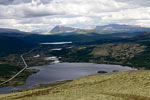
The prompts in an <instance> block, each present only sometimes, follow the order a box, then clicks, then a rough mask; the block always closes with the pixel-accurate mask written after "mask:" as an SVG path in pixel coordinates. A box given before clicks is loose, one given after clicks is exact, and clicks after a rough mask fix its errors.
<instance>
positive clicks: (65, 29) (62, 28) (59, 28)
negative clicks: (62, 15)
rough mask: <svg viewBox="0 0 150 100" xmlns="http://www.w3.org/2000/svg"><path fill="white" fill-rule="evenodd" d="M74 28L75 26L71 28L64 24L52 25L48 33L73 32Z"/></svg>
mask: <svg viewBox="0 0 150 100" xmlns="http://www.w3.org/2000/svg"><path fill="white" fill-rule="evenodd" d="M75 30H76V29H75V28H72V27H66V26H60V25H59V26H56V27H54V28H53V29H52V30H51V31H50V33H60V32H73V31H75Z"/></svg>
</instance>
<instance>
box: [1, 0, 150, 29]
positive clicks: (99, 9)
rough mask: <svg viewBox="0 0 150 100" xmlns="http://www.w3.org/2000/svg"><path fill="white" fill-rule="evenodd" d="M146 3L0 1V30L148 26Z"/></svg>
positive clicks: (126, 0)
mask: <svg viewBox="0 0 150 100" xmlns="http://www.w3.org/2000/svg"><path fill="white" fill-rule="evenodd" d="M149 4H150V1H148V0H109V1H108V0H0V9H1V10H0V27H10V28H12V27H13V28H18V29H22V30H27V28H28V30H29V31H30V30H33V29H36V28H41V27H42V28H52V27H54V26H55V25H67V26H73V27H88V26H92V25H93V26H94V25H103V24H110V23H111V24H112V23H122V24H134V25H138V24H140V25H147V24H149V20H150V7H149ZM24 27H26V28H24Z"/></svg>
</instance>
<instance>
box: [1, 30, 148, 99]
mask: <svg viewBox="0 0 150 100" xmlns="http://www.w3.org/2000/svg"><path fill="white" fill-rule="evenodd" d="M115 34H116V35H115ZM134 35H135V33H134ZM134 35H131V37H126V36H124V35H123V34H122V33H114V34H106V35H102V34H95V33H89V34H88V35H85V34H71V35H66V34H65V35H56V34H55V35H37V34H31V35H26V36H24V35H23V36H18V35H17V37H16V36H15V37H11V36H7V37H6V36H3V39H2V40H1V41H4V42H3V43H4V44H3V45H1V47H3V48H5V50H2V49H1V50H2V51H3V52H4V53H2V52H1V53H2V54H0V70H1V72H0V73H1V74H0V79H1V83H2V82H4V81H6V80H8V79H9V78H11V77H12V76H14V75H15V74H16V73H17V72H19V71H20V70H22V69H23V68H24V63H23V61H22V60H21V57H20V55H22V54H24V53H25V52H26V54H25V55H24V60H25V61H26V63H27V64H28V66H29V67H30V68H27V69H26V70H25V71H23V72H22V73H21V74H20V75H18V76H17V77H16V78H15V79H13V80H11V81H10V82H8V83H6V84H4V85H1V88H0V93H10V92H14V93H13V94H16V95H17V96H16V97H14V95H13V94H12V95H11V96H10V97H7V95H0V98H1V97H2V99H3V97H4V98H8V99H10V100H11V99H12V100H13V99H16V98H23V100H25V99H24V97H25V98H28V96H26V95H24V93H27V94H28V95H33V96H34V95H35V94H36V93H37V92H35V91H38V93H37V94H38V95H40V94H41V93H43V92H44V91H47V89H48V91H47V92H48V93H47V92H46V95H48V97H51V96H49V93H50V94H51V91H53V88H55V87H58V88H60V89H62V90H63V87H61V86H63V85H65V84H72V83H73V82H74V80H76V79H77V78H79V79H80V77H83V78H84V77H85V76H87V77H89V78H90V77H91V76H95V77H97V78H98V77H100V76H101V75H95V74H106V76H107V75H108V76H109V77H113V75H117V74H118V75H121V73H125V74H123V75H122V76H121V77H120V78H118V79H117V80H116V81H119V82H120V81H122V77H123V76H127V74H129V73H130V72H131V74H132V73H135V74H137V73H139V72H141V74H144V73H145V72H146V70H149V69H150V63H149V60H150V52H149V51H150V41H149V40H150V38H149V35H150V34H149V33H137V34H136V36H134ZM8 40H10V41H8ZM5 41H7V42H5ZM9 43H11V44H12V45H11V46H9ZM5 44H6V45H7V46H5ZM4 46H5V47H4ZM27 52H28V53H27ZM126 66H129V67H126ZM130 67H131V68H130ZM137 69H138V71H130V70H137ZM66 71H67V72H66ZM122 71H125V72H122ZM142 72H143V73H142ZM112 73H113V74H112ZM146 73H147V72H146ZM144 75H145V74H144ZM102 76H103V75H102ZM103 77H105V75H104V76H103ZM128 78H129V77H128V76H127V79H128ZM137 78H141V77H140V76H137ZM92 79H93V78H92ZM77 80H78V79H77ZM85 80H86V77H85ZM111 80H113V79H111V78H110V79H108V82H109V81H110V82H113V83H114V86H115V85H116V84H115V82H114V81H115V79H114V81H111ZM95 81H96V80H94V83H92V84H96V83H95ZM97 81H98V83H101V81H104V84H106V83H105V79H104V80H100V79H97ZM132 81H133V83H134V80H133V79H131V80H129V82H128V83H126V84H130V82H131V83H132ZM102 83H103V82H102ZM85 84H86V83H84V85H85ZM87 84H90V83H89V82H87ZM139 84H140V83H139ZM101 85H103V84H101ZM76 86H77V87H76ZM87 86H89V88H91V89H94V88H93V87H90V86H91V85H87ZM125 87H126V86H125ZM49 88H50V89H52V90H49ZM66 88H67V87H66ZM74 88H76V89H78V85H75V87H74ZM79 88H82V87H79ZM95 88H99V86H98V87H97V86H96V87H95ZM107 88H109V87H108V86H106V87H104V88H100V89H102V90H103V91H100V92H98V93H100V94H102V95H103V96H104V100H105V98H109V96H110V97H112V98H121V100H122V99H124V98H125V97H124V95H128V94H126V93H125V94H124V93H122V91H121V90H120V91H121V92H115V91H112V92H108V91H107V90H106V91H105V89H107ZM115 88H117V87H115ZM121 88H122V87H121ZM83 89H85V88H84V87H83ZM10 90H11V91H10ZM19 91H21V93H23V94H21V93H15V92H19ZM24 91H25V92H24ZM54 91H55V90H54ZM66 91H74V89H73V90H69V89H67V90H66ZM91 91H94V90H91ZM127 91H130V90H127ZM30 92H32V93H30ZM62 92H64V90H63V91H62ZM83 92H85V93H87V91H83ZM44 93H45V92H44ZM94 93H96V91H94ZM144 93H147V91H146V92H144ZM106 95H107V96H106ZM108 95H109V96H108ZM120 95H121V96H120ZM130 95H131V96H130ZM130 95H129V96H128V98H132V95H133V98H136V97H138V96H140V97H141V98H147V97H146V96H144V97H143V96H141V95H138V94H132V93H130ZM20 96H21V97H20ZM22 96H23V97H22ZM64 96H65V95H64ZM122 96H123V98H122ZM134 96H135V97H134ZM101 97H102V96H101ZM39 98H40V97H39ZM46 98H47V97H46ZM52 98H55V97H52ZM75 98H76V97H75ZM89 98H90V97H89ZM32 99H33V98H32ZM4 100H5V99H4ZM62 100H63V99H62ZM106 100H107V99H106Z"/></svg>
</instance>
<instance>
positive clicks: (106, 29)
mask: <svg viewBox="0 0 150 100" xmlns="http://www.w3.org/2000/svg"><path fill="white" fill-rule="evenodd" d="M94 31H95V32H96V33H101V34H104V33H107V34H110V33H119V32H122V33H126V32H128V33H134V32H150V28H146V27H141V26H132V25H120V24H109V25H104V26H96V28H95V29H94Z"/></svg>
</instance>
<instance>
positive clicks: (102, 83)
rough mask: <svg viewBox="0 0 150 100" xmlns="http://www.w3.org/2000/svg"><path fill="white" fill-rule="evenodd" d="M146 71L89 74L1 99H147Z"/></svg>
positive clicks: (149, 80)
mask: <svg viewBox="0 0 150 100" xmlns="http://www.w3.org/2000/svg"><path fill="white" fill-rule="evenodd" d="M149 83H150V71H144V70H140V71H127V72H119V73H115V74H104V75H92V76H87V77H82V78H79V79H76V80H74V81H72V82H66V83H63V84H59V85H50V86H49V87H46V88H42V89H34V90H29V91H25V92H20V93H14V94H5V95H3V94H1V95H0V99H1V100H150V93H149V90H150V85H149Z"/></svg>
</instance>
